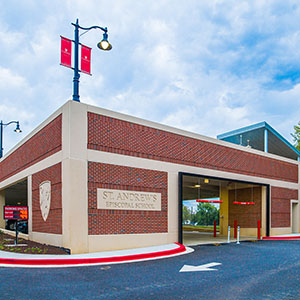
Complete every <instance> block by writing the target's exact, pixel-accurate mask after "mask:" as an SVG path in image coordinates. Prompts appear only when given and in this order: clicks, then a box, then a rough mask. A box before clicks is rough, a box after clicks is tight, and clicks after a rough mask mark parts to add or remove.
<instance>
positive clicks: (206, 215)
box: [192, 203, 219, 225]
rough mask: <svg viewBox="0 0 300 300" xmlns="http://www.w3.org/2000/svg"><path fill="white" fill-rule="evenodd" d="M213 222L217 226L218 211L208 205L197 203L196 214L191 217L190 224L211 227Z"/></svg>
mask: <svg viewBox="0 0 300 300" xmlns="http://www.w3.org/2000/svg"><path fill="white" fill-rule="evenodd" d="M214 221H217V225H218V224H219V210H218V209H217V208H216V207H215V206H214V205H212V204H210V203H198V205H197V213H196V214H195V215H194V216H192V222H195V223H197V224H198V225H213V224H214Z"/></svg>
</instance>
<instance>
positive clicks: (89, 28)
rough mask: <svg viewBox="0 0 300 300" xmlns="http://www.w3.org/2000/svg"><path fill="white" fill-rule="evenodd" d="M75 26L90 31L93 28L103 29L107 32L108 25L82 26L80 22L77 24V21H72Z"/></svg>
mask: <svg viewBox="0 0 300 300" xmlns="http://www.w3.org/2000/svg"><path fill="white" fill-rule="evenodd" d="M71 24H72V25H73V26H75V27H77V28H79V29H82V30H85V31H89V30H91V29H101V30H102V31H104V32H107V27H100V26H91V27H81V26H80V25H79V24H75V23H71Z"/></svg>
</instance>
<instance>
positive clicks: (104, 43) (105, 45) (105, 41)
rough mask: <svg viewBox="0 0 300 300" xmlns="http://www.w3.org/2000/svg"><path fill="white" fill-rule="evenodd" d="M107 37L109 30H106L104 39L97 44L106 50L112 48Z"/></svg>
mask: <svg viewBox="0 0 300 300" xmlns="http://www.w3.org/2000/svg"><path fill="white" fill-rule="evenodd" d="M107 38H108V34H107V32H104V33H103V39H102V41H101V42H99V43H98V44H97V47H98V48H99V49H101V50H104V51H109V50H111V48H112V45H111V44H110V43H109V41H108V39H107Z"/></svg>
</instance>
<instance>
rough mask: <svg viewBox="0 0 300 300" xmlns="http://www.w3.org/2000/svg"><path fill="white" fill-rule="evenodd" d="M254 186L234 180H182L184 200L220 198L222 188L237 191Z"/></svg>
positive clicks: (194, 178)
mask: <svg viewBox="0 0 300 300" xmlns="http://www.w3.org/2000/svg"><path fill="white" fill-rule="evenodd" d="M199 185H200V187H199ZM254 186H256V185H254V184H248V183H241V182H236V181H232V180H221V179H209V178H205V177H198V176H187V175H184V176H183V179H182V191H183V200H194V199H210V198H219V197H220V188H221V187H222V188H227V189H229V190H235V189H244V188H249V187H254Z"/></svg>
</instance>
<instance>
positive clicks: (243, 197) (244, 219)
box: [228, 187, 262, 228]
mask: <svg viewBox="0 0 300 300" xmlns="http://www.w3.org/2000/svg"><path fill="white" fill-rule="evenodd" d="M252 193H253V196H252ZM261 197H262V194H261V187H255V188H253V190H252V188H245V189H237V190H236V191H235V190H230V191H229V197H228V198H229V225H230V226H231V228H233V227H234V220H237V225H238V226H240V228H257V221H258V220H261ZM233 201H240V202H254V203H255V204H254V205H240V204H233Z"/></svg>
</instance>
